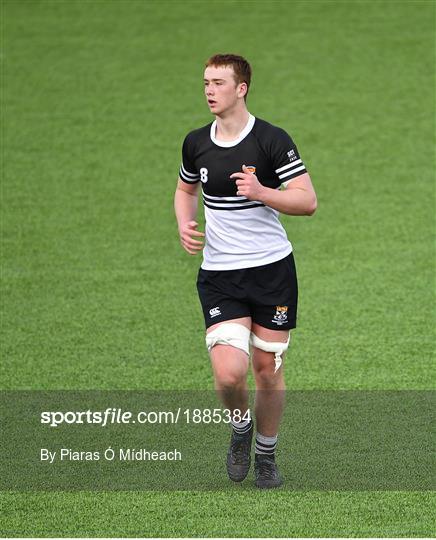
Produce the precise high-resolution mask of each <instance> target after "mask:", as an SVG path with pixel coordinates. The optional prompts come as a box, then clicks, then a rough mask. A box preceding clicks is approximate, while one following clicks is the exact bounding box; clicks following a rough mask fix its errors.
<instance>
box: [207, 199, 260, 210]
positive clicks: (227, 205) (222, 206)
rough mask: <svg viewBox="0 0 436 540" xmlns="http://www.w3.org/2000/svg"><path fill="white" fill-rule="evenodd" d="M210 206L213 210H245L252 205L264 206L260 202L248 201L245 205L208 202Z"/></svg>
mask: <svg viewBox="0 0 436 540" xmlns="http://www.w3.org/2000/svg"><path fill="white" fill-rule="evenodd" d="M206 202H207V204H208V206H209V207H211V208H218V209H219V208H244V206H248V205H250V204H263V203H261V202H260V201H247V202H243V203H233V204H226V203H224V204H215V203H213V202H211V201H206Z"/></svg>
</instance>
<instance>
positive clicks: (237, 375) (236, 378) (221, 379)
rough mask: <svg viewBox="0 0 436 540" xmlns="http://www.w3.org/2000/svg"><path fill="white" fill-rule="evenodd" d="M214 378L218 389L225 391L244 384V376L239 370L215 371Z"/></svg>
mask: <svg viewBox="0 0 436 540" xmlns="http://www.w3.org/2000/svg"><path fill="white" fill-rule="evenodd" d="M215 379H216V382H217V384H218V385H219V387H220V389H221V390H223V391H226V390H233V389H234V388H238V387H240V386H244V385H245V380H246V376H245V374H243V373H241V372H235V371H225V372H222V373H215Z"/></svg>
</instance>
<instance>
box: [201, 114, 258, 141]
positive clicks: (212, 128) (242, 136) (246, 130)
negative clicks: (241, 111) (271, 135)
mask: <svg viewBox="0 0 436 540" xmlns="http://www.w3.org/2000/svg"><path fill="white" fill-rule="evenodd" d="M255 121H256V118H255V117H254V116H253V115H252V114H250V113H248V122H247V124H246V126H245V127H244V129H243V130H242V131H241V133H240V134H239V137H238V138H237V139H235V140H234V141H219V140H217V139H216V138H215V134H216V120H214V121H213V122H212V125H211V126H210V138H211V139H212V142H213V143H214V144H216V145H217V146H221V147H223V148H230V147H232V146H236V145H237V144H239V143H240V142H241V141H242V140H243V139H245V137H246V136H247V135H248V134H249V133H250V131H251V130H252V129H253V126H254V122H255Z"/></svg>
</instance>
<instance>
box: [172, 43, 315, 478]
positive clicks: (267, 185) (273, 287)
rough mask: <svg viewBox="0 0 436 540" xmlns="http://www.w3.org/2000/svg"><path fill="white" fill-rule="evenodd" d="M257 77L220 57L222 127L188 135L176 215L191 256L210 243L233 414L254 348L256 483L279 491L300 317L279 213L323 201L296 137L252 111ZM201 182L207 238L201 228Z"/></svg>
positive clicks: (213, 323) (236, 438)
mask: <svg viewBox="0 0 436 540" xmlns="http://www.w3.org/2000/svg"><path fill="white" fill-rule="evenodd" d="M250 80H251V68H250V65H249V63H248V62H247V61H246V60H245V59H244V58H242V57H240V56H236V55H233V54H218V55H215V56H212V57H211V58H210V59H209V60H208V61H207V63H206V69H205V72H204V85H205V94H206V99H207V103H208V106H209V109H210V111H211V113H212V114H214V115H215V120H214V122H212V123H211V124H208V125H207V126H204V127H202V128H200V129H197V130H195V131H192V132H191V133H189V134H188V135H187V137H186V138H185V141H184V143H183V150H182V165H181V167H180V173H179V180H178V185H177V190H176V195H175V211H176V216H177V222H178V227H179V233H180V240H181V244H182V246H183V248H184V249H185V250H186V251H187V252H188V253H189V254H191V255H195V254H197V253H198V252H199V251H200V250H202V249H203V241H202V237H204V236H205V245H204V249H203V263H202V265H201V268H200V271H199V274H198V280H197V288H198V292H199V296H200V301H201V304H202V308H203V312H204V318H205V322H206V329H207V333H206V344H207V348H208V350H209V353H210V357H211V362H212V368H213V372H214V377H215V387H216V389H217V391H218V392H219V394H220V396H221V399H222V401H223V403H224V405H225V406H226V408H228V409H230V410H232V411H234V410H236V409H239V410H240V411H242V413H245V412H246V411H247V410H248V388H247V382H246V378H247V372H248V364H249V354H250V350H249V345H251V350H252V367H253V372H254V378H255V383H256V402H255V419H256V432H257V433H256V444H255V478H256V485H257V486H258V487H260V488H272V487H278V486H279V485H280V484H281V483H282V480H281V477H280V475H279V472H278V469H277V466H276V463H275V455H274V452H275V448H276V443H277V433H278V428H279V423H280V418H281V415H282V411H283V405H284V389H285V384H284V379H283V367H282V361H283V355H284V352H285V351H286V349H287V348H288V344H289V330H290V329H292V328H295V326H296V312H297V278H296V272H295V265H294V259H293V254H292V245H291V243H290V242H289V241H288V239H287V237H286V233H285V231H284V229H283V227H282V225H281V224H280V221H279V219H278V216H279V212H282V213H284V214H289V215H301V216H303V215H312V214H313V213H314V212H315V210H316V205H317V202H316V195H315V191H314V189H313V186H312V183H311V180H310V177H309V175H308V173H307V172H306V169H305V166H304V164H303V162H302V160H301V158H300V155H299V153H298V150H297V147H296V146H295V144H294V142H293V141H292V139H291V138H290V137H289V135H288V134H287V133H286V132H285V131H283V130H282V129H280V128H278V127H275V126H273V125H271V124H269V123H267V122H265V121H263V120H260V119H259V118H255V117H254V116H253V115H251V114H250V113H249V112H248V110H247V107H246V98H247V93H248V90H249V87H250ZM200 185H201V186H202V192H203V202H204V207H205V209H204V210H205V217H206V233H205V234H204V233H202V232H200V231H198V230H197V229H198V223H197V222H196V221H195V219H196V214H197V205H198V193H199V186H200ZM280 188H282V189H281V190H280ZM248 416H249V415H245V417H244V419H243V420H242V421H236V420H239V418H238V417H236V418H235V419H234V421H232V426H233V430H232V437H231V441H230V448H229V451H228V454H227V472H228V475H229V477H230V478H231V479H232V480H233V481H235V482H240V481H242V480H243V479H244V478H245V477H246V476H247V474H248V470H249V468H250V461H251V441H252V435H253V421H252V419H251V418H247V417H248Z"/></svg>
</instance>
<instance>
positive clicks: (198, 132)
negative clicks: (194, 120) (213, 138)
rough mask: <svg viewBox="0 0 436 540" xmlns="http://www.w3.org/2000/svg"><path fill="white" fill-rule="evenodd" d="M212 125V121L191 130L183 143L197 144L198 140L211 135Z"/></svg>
mask: <svg viewBox="0 0 436 540" xmlns="http://www.w3.org/2000/svg"><path fill="white" fill-rule="evenodd" d="M211 125H212V122H211V123H209V124H207V125H205V126H203V127H200V128H198V129H194V130H192V131H190V132H189V133H188V134H187V135H186V137H185V139H184V141H183V144H188V145H195V144H196V143H197V142H199V141H202V140H203V139H205V138H207V137H209V134H210V127H211Z"/></svg>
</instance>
